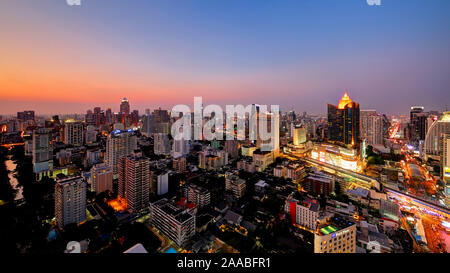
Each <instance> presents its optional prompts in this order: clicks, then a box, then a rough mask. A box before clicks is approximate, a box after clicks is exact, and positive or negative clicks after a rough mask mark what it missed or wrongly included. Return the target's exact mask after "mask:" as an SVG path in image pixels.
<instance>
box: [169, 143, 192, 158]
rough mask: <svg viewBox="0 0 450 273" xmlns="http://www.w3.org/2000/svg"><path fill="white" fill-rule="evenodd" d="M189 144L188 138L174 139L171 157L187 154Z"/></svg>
mask: <svg viewBox="0 0 450 273" xmlns="http://www.w3.org/2000/svg"><path fill="white" fill-rule="evenodd" d="M189 151H190V144H189V140H184V139H180V140H174V141H173V145H172V157H173V158H179V157H182V156H185V155H187V154H189Z"/></svg>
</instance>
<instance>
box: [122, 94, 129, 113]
mask: <svg viewBox="0 0 450 273" xmlns="http://www.w3.org/2000/svg"><path fill="white" fill-rule="evenodd" d="M120 114H122V115H129V114H130V103H129V102H128V100H127V98H123V100H122V102H121V103H120Z"/></svg>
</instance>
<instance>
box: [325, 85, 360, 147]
mask: <svg viewBox="0 0 450 273" xmlns="http://www.w3.org/2000/svg"><path fill="white" fill-rule="evenodd" d="M359 139H360V132H359V103H356V102H354V101H352V99H350V97H349V96H348V94H347V91H346V92H345V94H344V96H343V97H342V98H341V100H340V101H339V104H338V105H337V106H335V105H332V104H328V141H329V142H332V143H336V144H341V145H345V146H349V145H351V146H352V147H356V146H358V145H359Z"/></svg>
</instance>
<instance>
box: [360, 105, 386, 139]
mask: <svg viewBox="0 0 450 273" xmlns="http://www.w3.org/2000/svg"><path fill="white" fill-rule="evenodd" d="M360 120H361V122H360V125H361V140H362V139H366V140H367V143H368V144H370V145H382V144H383V117H382V116H380V115H378V114H377V112H376V111H375V110H361V112H360Z"/></svg>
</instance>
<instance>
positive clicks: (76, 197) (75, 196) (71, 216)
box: [55, 176, 86, 227]
mask: <svg viewBox="0 0 450 273" xmlns="http://www.w3.org/2000/svg"><path fill="white" fill-rule="evenodd" d="M55 217H56V223H57V224H58V226H59V227H64V226H65V225H67V224H79V223H81V222H83V221H85V220H86V182H85V180H84V179H83V178H82V177H81V176H77V177H63V178H60V179H57V180H56V184H55Z"/></svg>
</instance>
